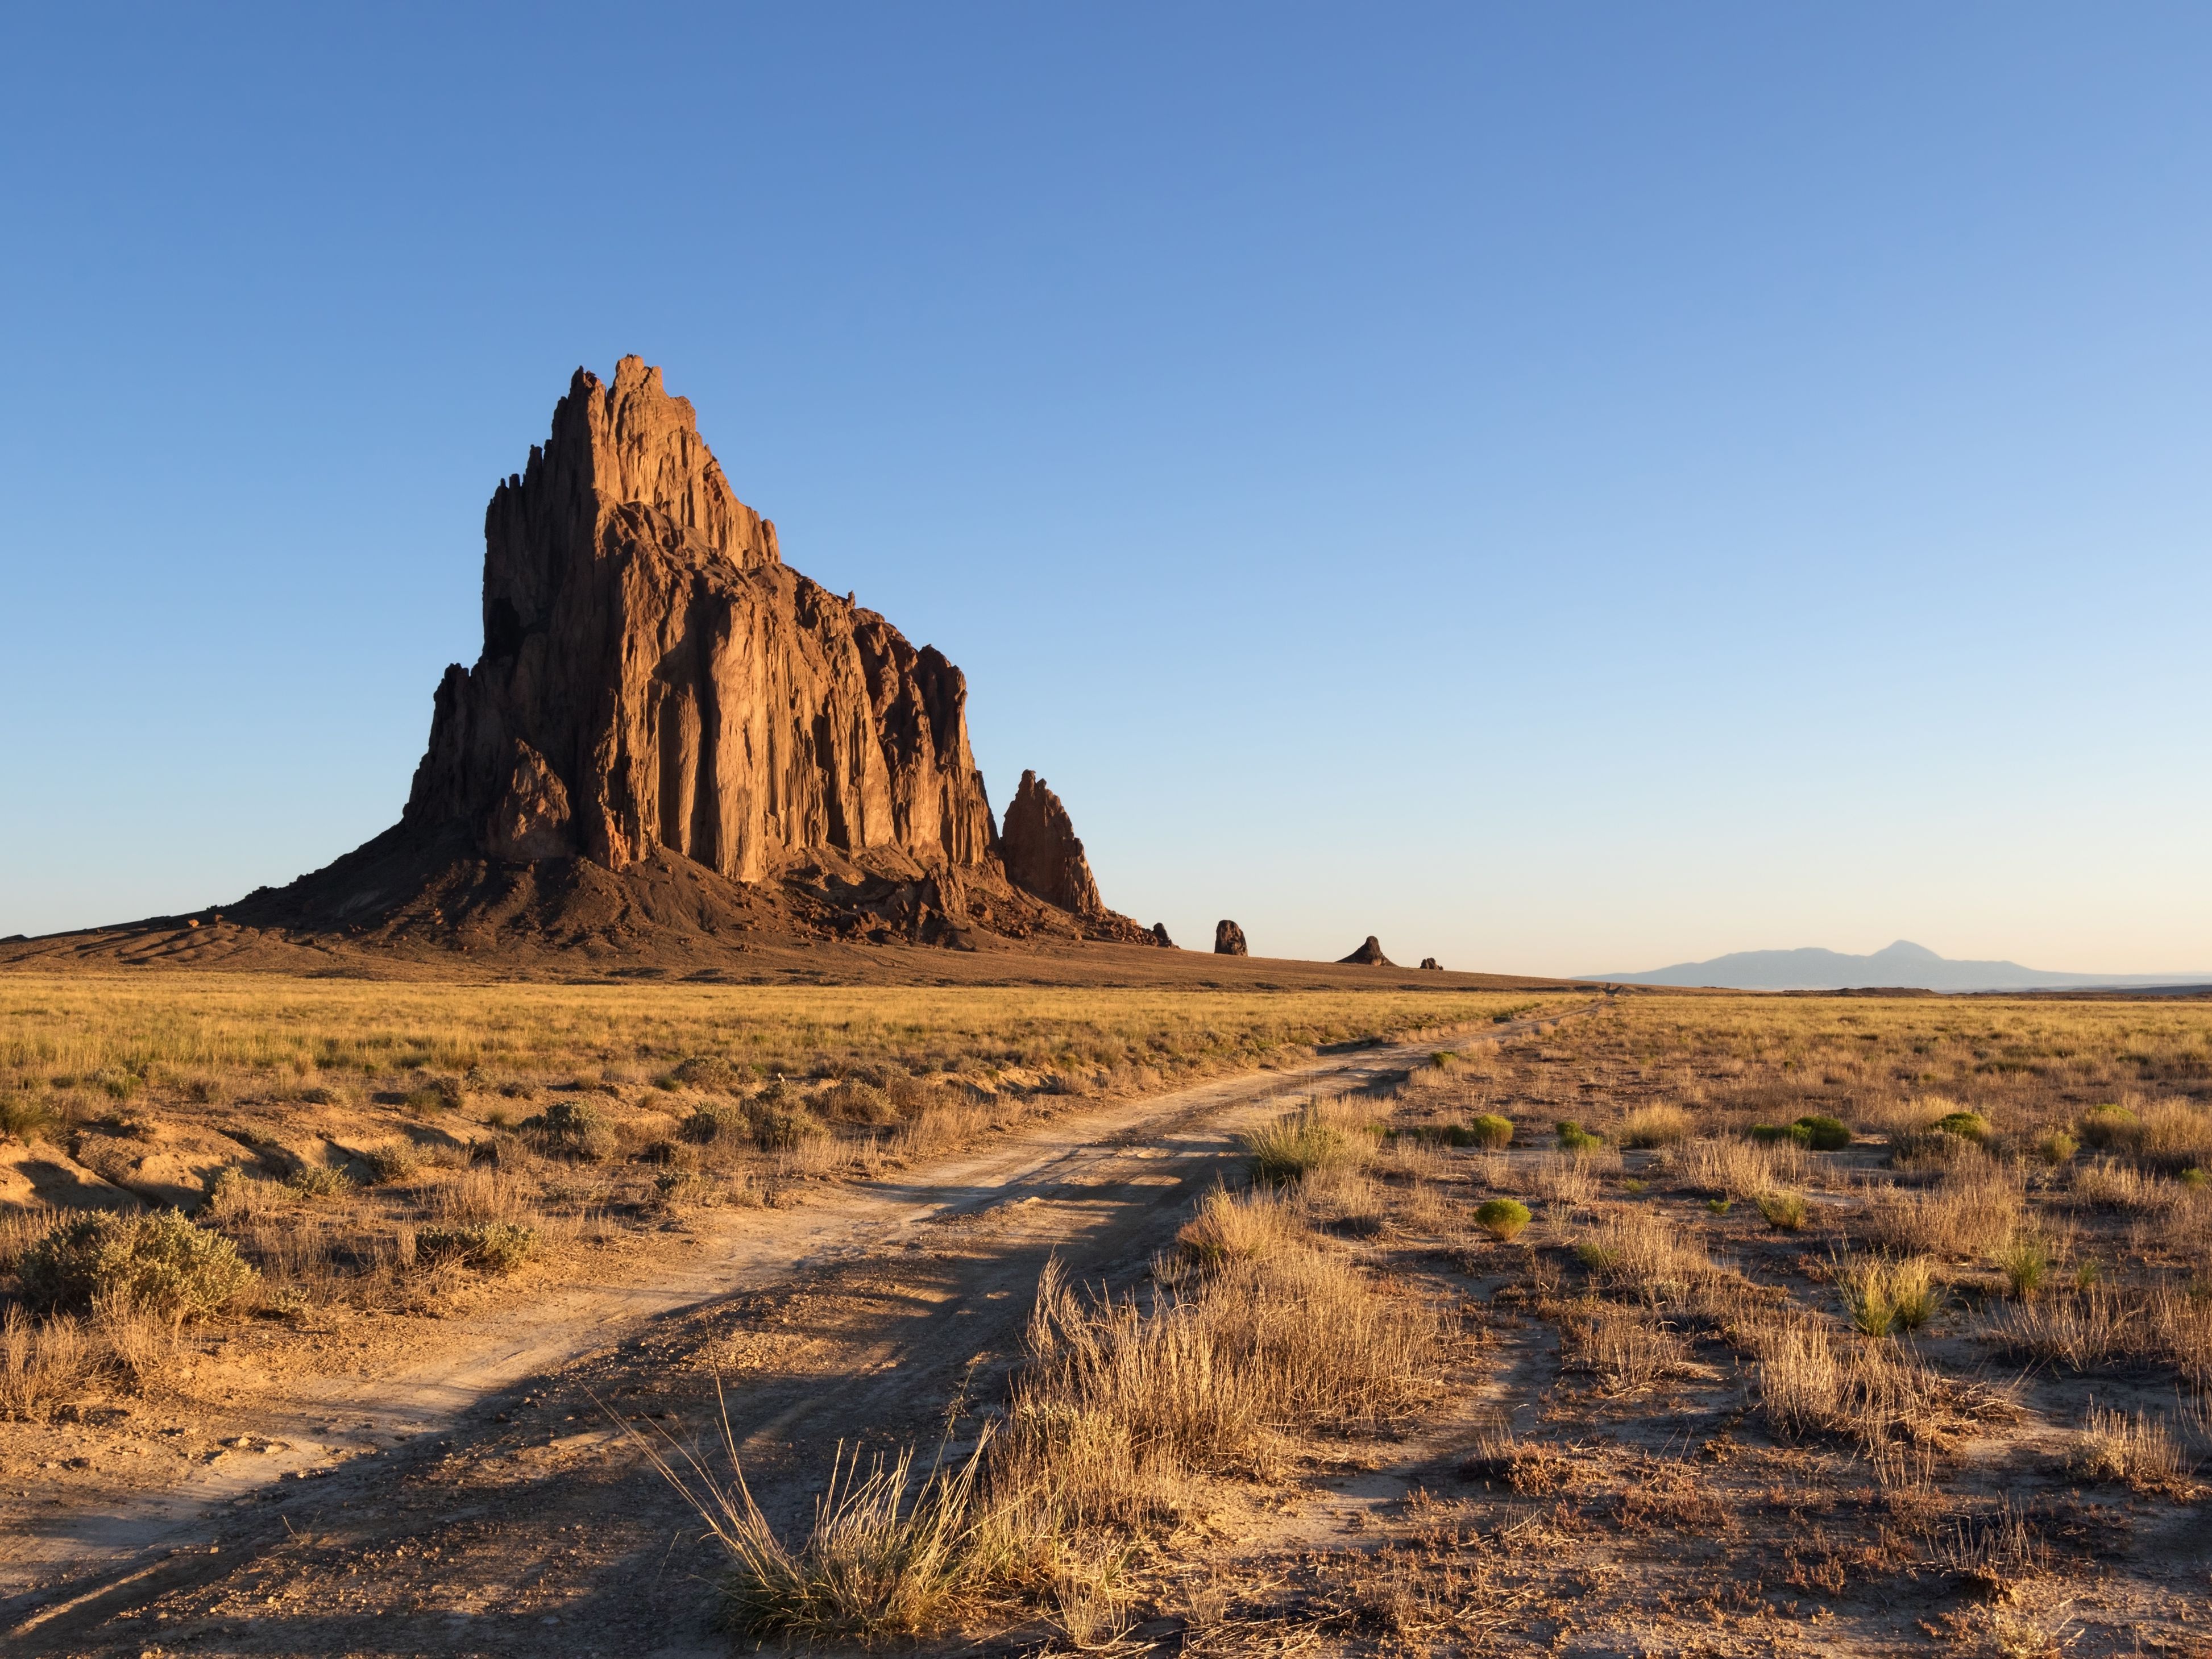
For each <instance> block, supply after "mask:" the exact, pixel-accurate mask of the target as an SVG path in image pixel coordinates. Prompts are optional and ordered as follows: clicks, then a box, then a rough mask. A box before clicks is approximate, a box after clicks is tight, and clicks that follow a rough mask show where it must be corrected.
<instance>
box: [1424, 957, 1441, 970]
mask: <svg viewBox="0 0 2212 1659" xmlns="http://www.w3.org/2000/svg"><path fill="white" fill-rule="evenodd" d="M1421 966H1422V967H1424V968H1433V969H1437V970H1438V971H1442V969H1443V963H1441V962H1438V961H1437V959H1436V958H1435V957H1422V958H1421Z"/></svg>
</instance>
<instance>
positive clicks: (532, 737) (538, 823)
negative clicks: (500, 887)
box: [406, 357, 994, 881]
mask: <svg viewBox="0 0 2212 1659" xmlns="http://www.w3.org/2000/svg"><path fill="white" fill-rule="evenodd" d="M483 611H484V644H483V655H482V656H481V657H480V658H479V659H477V664H476V666H475V667H474V668H472V669H464V668H461V667H460V666H459V665H455V666H454V667H453V668H450V669H448V670H447V673H446V678H445V680H444V682H443V684H441V685H440V687H439V689H438V696H437V701H436V708H435V715H434V718H433V720H432V725H431V733H430V744H429V749H428V752H427V753H426V754H425V755H424V756H423V758H422V765H421V766H420V767H419V768H418V769H416V777H415V787H414V790H413V792H412V793H411V795H410V799H409V801H408V806H407V814H406V817H407V822H408V823H410V825H413V826H415V827H416V828H418V829H428V828H435V827H437V826H440V825H443V824H452V823H459V824H461V825H463V826H465V828H466V829H467V830H468V832H469V834H470V835H471V837H472V838H473V839H474V841H475V842H476V843H477V846H478V847H479V848H482V849H483V851H485V852H486V853H489V854H492V855H493V856H495V857H500V858H502V859H513V858H516V857H528V858H545V857H557V856H563V855H567V854H581V855H582V856H585V857H586V858H589V859H592V860H595V861H596V862H599V863H601V864H604V865H605V866H608V867H609V868H611V869H615V870H622V869H624V868H627V867H628V866H630V865H632V864H634V863H635V862H637V861H638V860H641V859H642V858H644V857H646V856H647V855H648V854H651V853H653V851H655V850H656V849H659V848H665V849H667V850H669V851H671V852H673V853H677V854H682V855H683V856H684V857H686V858H690V859H692V860H696V862H698V863H701V864H704V865H706V866H708V867H710V868H712V869H714V870H715V871H717V872H720V873H721V874H723V875H725V876H730V877H733V878H737V879H739V880H744V881H753V880H757V879H760V878H762V877H763V876H765V875H768V874H769V873H771V872H774V871H775V870H776V869H778V868H779V867H781V865H782V864H783V863H784V862H785V861H786V860H788V859H789V858H791V857H793V855H796V854H802V853H804V852H805V851H806V850H808V849H810V848H829V849H834V850H836V851H837V852H840V853H843V854H877V855H880V856H882V857H889V858H890V859H891V860H893V862H894V863H897V862H900V861H901V860H903V862H904V864H905V865H907V866H911V872H912V873H915V874H919V872H920V870H921V868H922V867H926V866H940V865H948V864H949V865H961V866H975V865H980V864H981V863H982V862H983V861H984V860H987V858H988V857H989V856H990V854H991V851H992V845H993V841H994V836H993V834H992V826H991V815H990V806H989V804H988V802H987V799H986V798H985V796H984V793H983V781H982V777H981V774H980V773H978V772H977V770H976V769H975V760H974V758H973V757H972V755H971V754H970V752H969V746H968V731H967V719H966V713H965V710H966V702H967V682H966V680H965V679H964V678H963V677H962V675H961V673H960V671H959V670H958V669H957V668H955V667H954V666H953V665H951V663H949V662H947V661H945V659H944V658H943V657H942V656H941V655H939V653H937V652H935V651H933V650H931V649H929V648H928V647H923V648H922V649H921V650H919V651H917V650H916V649H915V647H913V646H911V645H909V644H908V642H907V641H906V639H905V638H904V636H902V635H901V634H900V633H899V632H898V630H897V629H895V628H893V627H891V626H890V624H889V623H886V622H885V621H884V619H883V618H882V617H879V616H878V615H877V614H876V613H875V612H873V611H866V610H863V609H861V608H860V607H859V606H858V605H855V604H854V602H853V601H852V600H851V599H849V598H840V597H839V596H837V595H836V594H834V593H830V592H828V591H827V590H825V589H823V587H821V586H818V585H817V584H816V583H814V582H811V581H809V580H807V579H806V578H805V577H804V576H801V575H799V574H797V573H796V572H794V571H793V570H791V569H790V568H788V567H787V566H786V565H784V564H783V562H782V560H781V556H780V554H779V551H778V549H777V546H776V538H775V526H773V525H772V524H770V523H769V521H768V520H765V519H763V518H762V517H761V516H760V515H759V514H758V513H755V512H754V511H753V510H752V509H751V508H750V507H747V506H745V505H744V502H742V501H739V500H738V498H737V496H736V495H735V494H734V493H733V492H732V490H731V489H730V486H729V483H728V481H727V480H726V478H725V477H723V475H722V470H721V467H720V465H718V464H717V463H716V461H715V459H714V455H713V453H712V452H710V451H709V450H708V447H707V445H706V442H705V441H704V440H703V439H702V438H701V437H700V435H699V431H698V425H697V421H696V416H694V414H693V412H692V409H691V405H690V403H689V402H688V401H687V400H686V399H684V398H673V397H671V396H669V395H668V393H667V392H666V391H665V389H664V388H663V386H662V385H661V380H660V371H659V369H658V368H649V367H647V365H646V364H645V363H644V362H642V361H641V359H639V358H636V357H625V358H623V360H622V362H621V363H620V364H618V365H617V368H616V370H615V377H614V380H613V382H612V384H611V385H610V384H607V383H605V382H602V381H601V380H599V378H598V377H597V376H596V375H593V374H591V373H589V372H588V371H586V370H584V369H578V370H577V371H576V374H575V376H574V379H573V380H571V381H570V383H569V387H568V395H567V396H566V397H564V398H562V399H561V401H560V403H559V404H557V405H556V408H555V410H554V412H553V428H552V433H551V435H550V437H549V438H548V440H547V441H546V442H545V443H544V445H543V446H542V447H535V448H533V449H532V451H531V453H530V462H529V465H528V467H527V468H526V471H523V472H521V473H519V474H517V475H515V476H513V477H510V478H508V479H507V481H506V482H505V483H502V484H501V485H500V486H499V487H498V489H495V491H494V492H493V495H492V498H491V504H490V506H489V508H488V509H487V510H486V512H485V515H484V606H483Z"/></svg>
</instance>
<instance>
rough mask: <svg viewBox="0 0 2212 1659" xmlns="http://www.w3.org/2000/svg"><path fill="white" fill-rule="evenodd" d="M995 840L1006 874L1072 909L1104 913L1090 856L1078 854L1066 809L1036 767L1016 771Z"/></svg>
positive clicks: (1049, 901)
mask: <svg viewBox="0 0 2212 1659" xmlns="http://www.w3.org/2000/svg"><path fill="white" fill-rule="evenodd" d="M999 842H1000V853H1001V854H1002V856H1003V857H1004V858H1005V860H1006V878H1007V879H1008V880H1009V881H1011V882H1012V883H1013V884H1014V885H1015V886H1017V887H1018V888H1020V889H1021V890H1023V891H1024V892H1025V893H1032V894H1035V895H1036V896H1037V897H1038V898H1041V899H1042V900H1043V901H1044V902H1046V903H1047V904H1054V905H1058V906H1059V907H1060V908H1061V909H1063V910H1066V911H1067V912H1068V913H1070V914H1071V915H1078V916H1100V915H1105V914H1106V907H1105V905H1103V903H1101V902H1099V898H1098V884H1097V882H1095V881H1093V880H1092V879H1091V862H1090V860H1088V859H1086V858H1085V857H1084V856H1083V843H1082V842H1080V841H1079V840H1077V839H1076V836H1075V825H1074V824H1073V823H1071V822H1070V821H1069V819H1068V816H1067V809H1066V807H1065V806H1062V805H1060V797H1059V796H1057V795H1055V794H1054V793H1052V791H1051V790H1050V789H1048V788H1047V787H1045V782H1044V780H1043V779H1042V778H1040V777H1039V776H1037V775H1036V773H1034V772H1024V773H1023V774H1022V784H1021V787H1020V788H1018V789H1017V790H1016V791H1015V792H1014V799H1013V802H1012V805H1009V806H1008V807H1007V808H1006V828H1005V829H1002V830H1001V831H1000V835H999Z"/></svg>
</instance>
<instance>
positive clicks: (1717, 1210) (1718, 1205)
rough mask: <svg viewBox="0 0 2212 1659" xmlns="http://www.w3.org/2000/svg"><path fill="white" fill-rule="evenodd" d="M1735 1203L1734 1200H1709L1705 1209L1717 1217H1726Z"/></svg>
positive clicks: (1706, 1201)
mask: <svg viewBox="0 0 2212 1659" xmlns="http://www.w3.org/2000/svg"><path fill="white" fill-rule="evenodd" d="M1734 1203H1735V1200H1734V1199H1732V1198H1709V1199H1707V1200H1705V1207H1706V1208H1707V1209H1709V1210H1711V1212H1713V1213H1714V1214H1715V1215H1726V1214H1727V1213H1728V1212H1729V1206H1730V1205H1732V1204H1734Z"/></svg>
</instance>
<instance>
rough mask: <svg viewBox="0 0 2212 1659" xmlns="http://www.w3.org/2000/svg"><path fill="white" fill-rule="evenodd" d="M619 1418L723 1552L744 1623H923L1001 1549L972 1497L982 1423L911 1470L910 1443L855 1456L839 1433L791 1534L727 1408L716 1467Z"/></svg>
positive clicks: (892, 1629) (749, 1631)
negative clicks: (779, 1523)
mask: <svg viewBox="0 0 2212 1659" xmlns="http://www.w3.org/2000/svg"><path fill="white" fill-rule="evenodd" d="M718 1393H719V1389H718ZM623 1426H624V1428H625V1430H626V1431H628V1432H629V1436H630V1438H631V1440H632V1442H633V1443H635V1444H636V1445H637V1446H639V1447H640V1448H641V1449H643V1450H644V1452H645V1454H646V1456H647V1459H648V1460H649V1461H650V1462H651V1463H652V1464H653V1468H655V1469H657V1470H658V1471H659V1474H660V1475H661V1477H662V1478H663V1479H664V1480H666V1481H667V1482H668V1483H669V1484H670V1485H671V1486H673V1487H674V1488H675V1489H676V1490H677V1491H678V1492H680V1493H681V1494H682V1495H683V1497H684V1499H685V1501H686V1502H688V1503H689V1504H690V1506H691V1508H692V1510H693V1511H694V1512H695V1513H696V1515H697V1516H699V1518H700V1520H701V1521H702V1522H704V1523H705V1526H706V1528H707V1536H708V1538H709V1539H710V1540H711V1541H713V1542H714V1545H715V1546H716V1547H718V1548H719V1549H720V1551H721V1553H722V1554H723V1556H724V1558H725V1559H726V1562H727V1564H728V1565H727V1571H726V1574H725V1576H724V1578H723V1583H722V1597H723V1603H724V1612H725V1615H726V1620H727V1622H728V1623H729V1625H730V1626H732V1628H734V1629H735V1630H737V1631H738V1632H742V1633H743V1634H745V1635H750V1636H760V1637H773V1636H795V1637H799V1638H802V1639H804V1640H809V1641H824V1640H849V1641H857V1642H860V1643H861V1644H864V1645H871V1646H872V1645H873V1644H876V1643H878V1642H880V1641H884V1640H886V1639H889V1638H896V1637H902V1636H917V1635H923V1634H927V1633H930V1632H934V1631H936V1630H938V1629H939V1628H940V1627H941V1626H943V1625H944V1624H945V1622H946V1621H947V1620H948V1619H949V1618H950V1617H951V1614H952V1613H955V1612H956V1611H957V1609H959V1608H960V1607H962V1606H963V1605H964V1604H966V1603H967V1602H969V1601H971V1600H972V1599H973V1598H974V1597H975V1595H976V1594H977V1592H978V1591H979V1590H981V1588H982V1587H983V1586H984V1585H986V1584H987V1583H989V1582H990V1581H991V1579H992V1578H994V1577H996V1576H998V1575H999V1574H1000V1572H1001V1571H1003V1568H1004V1564H1005V1562H1006V1559H1007V1558H1008V1550H1007V1547H1006V1546H1007V1540H1006V1534H1005V1533H1004V1530H1003V1528H999V1527H995V1526H994V1525H993V1524H992V1520H993V1517H992V1516H990V1515H988V1514H987V1513H985V1512H982V1511H981V1507H980V1506H979V1505H978V1504H977V1503H976V1502H975V1498H976V1492H977V1486H978V1481H979V1476H980V1474H981V1468H982V1463H983V1458H984V1455H985V1452H986V1450H987V1447H988V1444H989V1436H988V1435H987V1434H985V1435H984V1436H982V1437H980V1438H979V1439H978V1440H977V1441H976V1443H975V1447H974V1449H972V1450H971V1451H970V1452H969V1454H968V1455H966V1456H965V1457H964V1458H961V1459H958V1460H956V1461H953V1462H950V1463H948V1462H945V1461H943V1460H942V1459H941V1458H940V1460H939V1462H937V1463H935V1464H933V1465H932V1466H931V1467H930V1468H928V1469H927V1471H926V1472H923V1473H922V1474H921V1475H920V1477H919V1479H917V1478H916V1472H915V1455H914V1451H913V1449H912V1448H911V1447H909V1448H908V1449H906V1450H905V1451H903V1452H901V1453H898V1454H897V1455H894V1456H891V1457H889V1458H885V1457H883V1456H880V1455H878V1456H876V1457H873V1458H871V1459H869V1460H868V1461H867V1462H866V1465H865V1466H864V1465H863V1463H862V1461H861V1455H860V1450H859V1449H858V1448H854V1449H851V1450H850V1451H848V1450H847V1449H846V1448H845V1447H844V1446H843V1445H842V1443H841V1444H840V1445H839V1447H838V1449H837V1453H836V1457H835V1459H834V1460H833V1462H831V1465H830V1469H829V1480H828V1483H827V1485H826V1486H825V1487H824V1489H823V1492H822V1493H821V1495H820V1496H819V1497H817V1498H816V1499H815V1504H814V1518H813V1522H812V1524H811V1526H810V1527H809V1528H807V1530H806V1532H805V1535H804V1536H803V1537H801V1538H799V1540H797V1541H787V1540H786V1539H785V1538H784V1537H783V1536H782V1535H781V1534H780V1533H778V1532H777V1530H776V1529H775V1527H774V1526H773V1525H772V1524H770V1522H769V1519H768V1517H767V1516H765V1515H764V1514H763V1513H762V1511H761V1507H760V1505H759V1504H758V1503H757V1502H756V1501H755V1500H754V1498H753V1495H752V1492H751V1489H750V1487H749V1486H747V1485H746V1484H745V1477H744V1468H743V1466H742V1464H741V1463H740V1462H739V1460H738V1443H737V1436H736V1434H735V1432H734V1431H732V1428H731V1426H730V1420H729V1414H728V1412H727V1409H726V1408H725V1409H724V1411H723V1413H722V1415H721V1425H720V1426H721V1446H720V1454H721V1461H722V1462H723V1463H724V1465H725V1469H724V1470H718V1469H715V1468H712V1467H710V1466H709V1464H708V1460H707V1459H706V1458H705V1457H704V1456H702V1455H700V1454H699V1453H697V1452H696V1451H694V1450H692V1449H689V1448H686V1447H683V1446H680V1445H678V1443H676V1442H674V1441H673V1440H670V1439H667V1438H665V1437H662V1438H660V1439H658V1440H656V1439H653V1438H648V1437H646V1436H644V1435H641V1434H639V1433H637V1432H636V1431H635V1430H631V1429H629V1425H628V1424H627V1423H625V1424H624V1425H623Z"/></svg>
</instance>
